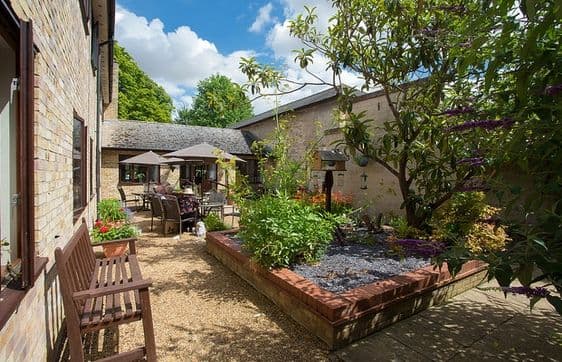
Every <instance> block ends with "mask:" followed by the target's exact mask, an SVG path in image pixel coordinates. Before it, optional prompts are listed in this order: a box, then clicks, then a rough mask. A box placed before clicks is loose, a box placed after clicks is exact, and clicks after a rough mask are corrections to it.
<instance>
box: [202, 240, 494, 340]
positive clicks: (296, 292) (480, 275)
mask: <svg viewBox="0 0 562 362" xmlns="http://www.w3.org/2000/svg"><path fill="white" fill-rule="evenodd" d="M234 233H235V231H232V230H231V231H226V232H212V233H208V234H207V250H208V252H209V253H211V254H212V255H214V256H215V257H216V258H217V259H218V260H220V261H221V262H222V263H223V264H225V265H226V266H227V267H228V268H230V269H231V270H232V271H233V272H235V273H236V274H238V275H239V276H240V277H241V278H242V279H244V280H246V281H247V282H248V283H250V284H251V285H252V286H253V287H254V288H256V289H257V290H258V291H260V292H261V293H262V294H264V295H265V296H267V297H268V298H269V299H271V300H272V301H273V302H274V303H275V304H277V305H278V306H279V307H280V308H281V309H282V310H283V311H284V312H285V313H287V314H288V315H290V316H291V317H292V318H293V319H294V320H295V321H297V322H298V323H300V324H301V325H302V326H303V327H305V328H306V329H308V330H309V331H310V332H312V333H314V334H315V335H316V336H317V337H318V338H320V339H321V340H323V341H324V342H326V344H327V345H328V347H329V348H330V349H335V348H339V347H342V346H344V345H346V344H348V343H351V342H352V341H354V340H357V339H359V338H362V337H364V336H366V335H368V334H370V333H373V332H374V331H376V330H379V329H381V328H383V327H385V326H387V325H389V324H391V323H394V322H396V321H398V320H400V319H403V318H405V317H407V316H409V315H412V314H414V313H417V312H419V311H421V310H424V309H426V308H428V307H429V306H431V305H434V304H438V303H441V302H443V301H445V300H446V299H449V298H451V297H453V296H455V295H457V294H459V293H462V292H463V291H465V290H468V289H470V288H472V287H474V286H476V285H478V284H479V283H480V282H482V281H483V280H484V278H485V273H486V265H485V264H484V263H482V262H478V261H470V262H468V263H466V264H465V265H464V266H463V268H462V269H461V271H460V272H459V273H458V274H457V275H456V277H455V278H452V277H451V275H450V273H449V271H448V269H447V266H446V265H444V266H443V267H442V268H441V269H438V268H436V267H433V266H431V265H428V263H429V261H428V260H425V259H417V258H406V259H403V260H400V259H399V258H396V259H392V258H391V259H389V258H387V257H383V256H384V255H382V254H384V253H385V251H384V250H382V249H380V250H378V252H373V250H377V249H376V247H375V248H374V247H372V246H371V247H368V246H363V245H353V246H351V245H348V246H339V247H338V246H333V247H331V248H330V249H329V250H328V253H327V256H326V257H325V258H324V260H323V261H322V262H321V263H319V264H318V265H315V266H311V267H308V266H297V267H295V268H294V269H295V271H297V272H298V273H297V272H295V271H293V270H289V269H286V268H281V269H272V270H268V269H265V268H263V267H261V266H260V265H258V264H256V263H255V262H253V261H252V260H250V258H249V257H248V255H246V254H245V253H243V252H242V251H241V245H240V241H239V240H236V239H235V238H233V237H232V236H233V235H234ZM338 248H340V250H338ZM341 248H347V249H348V250H347V253H344V254H343V255H344V256H343V257H342V253H341V251H342V250H341ZM344 251H345V250H344ZM338 253H339V254H338ZM368 253H372V255H365V254H368ZM381 253H382V254H381ZM377 254H380V255H377ZM383 259H384V261H383ZM326 260H327V262H326ZM324 262H326V263H325V264H324V265H323V264H322V263H324ZM377 265H378V266H377ZM373 267H375V268H376V267H380V268H382V269H380V270H378V272H369V268H373ZM357 270H359V271H362V272H360V273H358V272H357ZM375 270H376V269H375ZM381 270H382V271H381ZM396 274H399V275H396ZM391 275H394V276H391Z"/></svg>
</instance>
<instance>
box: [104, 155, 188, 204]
mask: <svg viewBox="0 0 562 362" xmlns="http://www.w3.org/2000/svg"><path fill="white" fill-rule="evenodd" d="M141 153H143V152H141V151H128V150H110V149H103V150H102V152H101V177H100V178H101V189H100V194H101V198H102V199H107V198H114V199H119V191H117V185H118V184H119V155H128V156H131V157H132V156H136V155H138V154H141ZM179 177H180V171H179V168H176V169H175V171H172V170H171V168H170V167H168V166H160V182H162V183H164V182H169V183H170V185H175V184H176V182H178V180H179ZM122 186H123V190H124V191H125V194H126V195H130V194H131V193H133V192H142V191H143V190H144V185H142V184H137V185H131V184H123V185H122Z"/></svg>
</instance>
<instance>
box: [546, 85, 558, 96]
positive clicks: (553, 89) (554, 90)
mask: <svg viewBox="0 0 562 362" xmlns="http://www.w3.org/2000/svg"><path fill="white" fill-rule="evenodd" d="M560 92H562V83H561V84H555V85H549V86H548V87H546V88H545V89H544V94H546V95H547V96H551V97H552V96H555V95H557V94H558V93H560Z"/></svg>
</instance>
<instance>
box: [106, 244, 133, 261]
mask: <svg viewBox="0 0 562 362" xmlns="http://www.w3.org/2000/svg"><path fill="white" fill-rule="evenodd" d="M128 245H129V243H128V242H126V241H124V242H122V243H115V244H111V245H103V246H102V247H103V254H104V255H105V257H106V258H111V257H115V256H121V255H123V254H125V252H126V251H127V246H128Z"/></svg>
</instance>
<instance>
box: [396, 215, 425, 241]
mask: <svg viewBox="0 0 562 362" xmlns="http://www.w3.org/2000/svg"><path fill="white" fill-rule="evenodd" d="M388 225H390V226H392V228H393V229H394V232H395V234H396V237H397V238H398V239H416V238H419V237H422V236H424V235H425V233H424V232H423V231H421V230H419V229H416V228H415V227H412V226H410V225H408V221H407V220H406V218H405V217H403V216H393V217H391V218H390V220H388Z"/></svg>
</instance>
